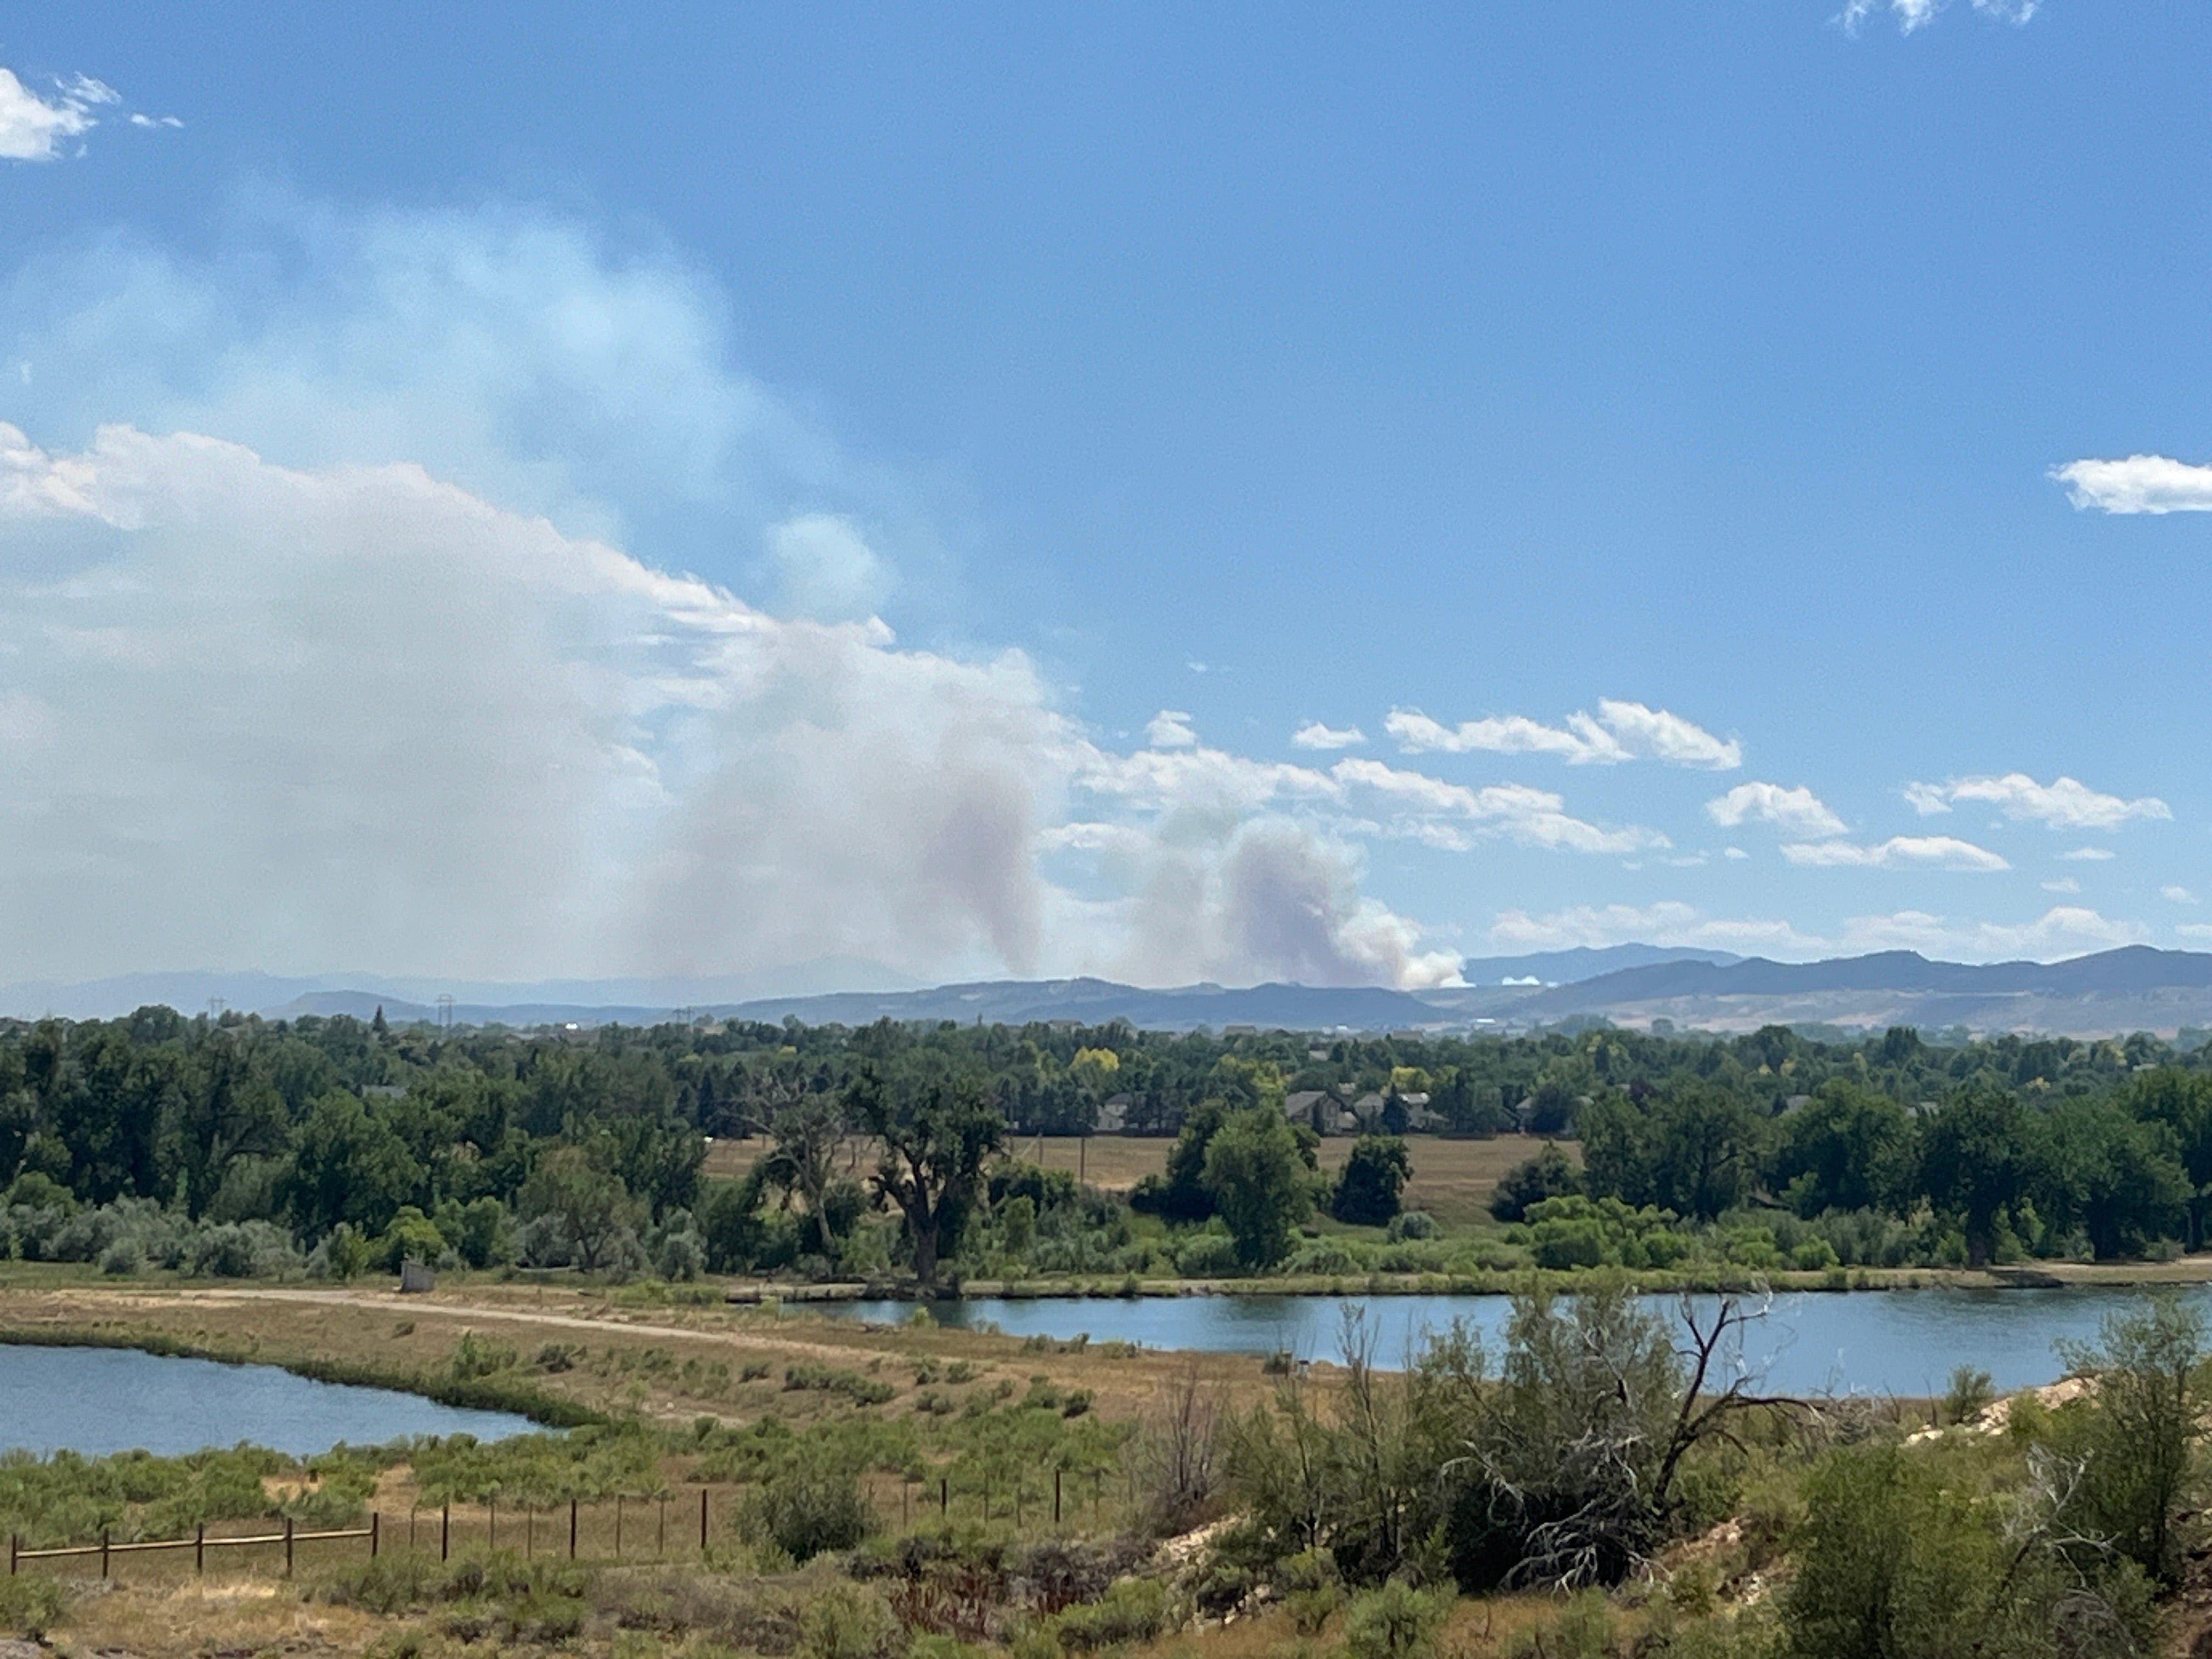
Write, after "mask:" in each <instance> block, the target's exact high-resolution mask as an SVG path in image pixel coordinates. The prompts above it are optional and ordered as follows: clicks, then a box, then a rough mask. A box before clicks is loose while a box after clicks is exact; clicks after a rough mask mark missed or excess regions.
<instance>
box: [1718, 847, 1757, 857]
mask: <svg viewBox="0 0 2212 1659" xmlns="http://www.w3.org/2000/svg"><path fill="white" fill-rule="evenodd" d="M1721 856H1722V857H1723V858H1724V859H1731V860H1744V859H1747V858H1749V857H1750V856H1751V854H1748V853H1747V852H1745V851H1744V850H1743V848H1741V847H1723V848H1721Z"/></svg>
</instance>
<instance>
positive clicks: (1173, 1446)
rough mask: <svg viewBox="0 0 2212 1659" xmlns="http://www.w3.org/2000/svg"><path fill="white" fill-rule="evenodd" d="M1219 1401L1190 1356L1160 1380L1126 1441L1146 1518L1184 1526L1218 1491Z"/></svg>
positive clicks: (1172, 1529) (1167, 1527) (1166, 1526)
mask: <svg viewBox="0 0 2212 1659" xmlns="http://www.w3.org/2000/svg"><path fill="white" fill-rule="evenodd" d="M1222 1418H1223V1413H1222V1407H1221V1401H1220V1397H1219V1395H1218V1393H1217V1391H1216V1390H1214V1389H1212V1388H1210V1387H1209V1386H1207V1384H1206V1381H1205V1379H1204V1378H1203V1377H1202V1376H1200V1374H1199V1369H1198V1366H1197V1364H1196V1363H1195V1362H1194V1363H1193V1364H1191V1365H1190V1366H1189V1367H1188V1369H1187V1370H1184V1371H1183V1372H1182V1374H1181V1375H1179V1376H1176V1377H1175V1378H1173V1379H1172V1380H1171V1381H1170V1382H1168V1383H1164V1384H1163V1385H1162V1387H1161V1389H1160V1392H1159V1396H1158V1399H1157V1400H1155V1401H1154V1402H1153V1405H1152V1410H1151V1411H1150V1412H1148V1413H1146V1416H1145V1419H1144V1420H1143V1421H1142V1422H1141V1423H1140V1424H1139V1425H1138V1429H1137V1433H1136V1436H1135V1437H1134V1438H1133V1440H1132V1441H1131V1442H1130V1444H1129V1468H1130V1472H1131V1474H1132V1475H1133V1478H1134V1480H1135V1483H1136V1488H1137V1490H1136V1498H1137V1501H1138V1504H1139V1508H1140V1509H1141V1510H1142V1511H1143V1516H1144V1519H1145V1522H1146V1525H1147V1526H1149V1527H1150V1528H1152V1530H1153V1531H1154V1532H1157V1533H1160V1534H1168V1533H1177V1532H1182V1531H1186V1530H1188V1528H1190V1527H1191V1526H1192V1525H1193V1524H1194V1523H1195V1522H1198V1521H1200V1520H1201V1519H1203V1518H1204V1516H1205V1515H1206V1510H1208V1509H1210V1508H1211V1507H1212V1504H1213V1501H1214V1499H1215V1498H1217V1497H1218V1496H1219V1494H1220V1492H1221V1462H1222V1456H1221V1454H1222V1439H1223V1434H1222V1430H1223V1420H1222Z"/></svg>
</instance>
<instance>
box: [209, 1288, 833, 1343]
mask: <svg viewBox="0 0 2212 1659" xmlns="http://www.w3.org/2000/svg"><path fill="white" fill-rule="evenodd" d="M170 1299H172V1300H174V1301H180V1302H198V1303H203V1304H209V1305H213V1306H222V1305H223V1304H237V1303H240V1302H276V1303H307V1304H325V1305H328V1306H331V1307H336V1308H353V1309H360V1310H368V1311H376V1312H382V1311H387V1310H402V1309H404V1310H405V1311H406V1312H407V1313H408V1314H409V1315H410V1316H414V1317H418V1318H419V1317H421V1316H423V1315H425V1314H428V1315H434V1316H437V1317H439V1318H442V1319H459V1320H469V1321H480V1320H488V1319H497V1320H504V1321H506V1322H508V1323H510V1324H516V1325H545V1326H550V1327H553V1328H556V1329H559V1330H569V1331H596V1332H598V1333H599V1334H601V1335H605V1334H607V1333H609V1332H611V1331H619V1332H621V1333H623V1334H625V1335H629V1336H658V1337H666V1338H671V1339H673V1340H678V1341H683V1342H710V1343H719V1344H722V1345H724V1346H729V1347H733V1348H744V1349H750V1350H752V1351H755V1352H761V1351H769V1350H772V1351H774V1352H778V1353H799V1354H805V1355H807V1356H808V1357H810V1358H816V1359H842V1360H850V1359H851V1358H852V1357H853V1355H852V1350H851V1349H850V1348H848V1347H841V1346H837V1345H836V1344H834V1343H828V1342H809V1341H806V1340H804V1339H800V1338H795V1337H788V1336H784V1335H781V1334H775V1335H770V1334H766V1333H761V1332H753V1331H739V1330H729V1329H720V1330H716V1329H701V1328H699V1327H697V1326H692V1325H653V1324H646V1323H643V1322H636V1321H632V1320H628V1319H622V1318H618V1317H615V1316H609V1317H606V1318H601V1319H589V1318H586V1317H585V1316H582V1315H580V1314H559V1313H545V1312H542V1311H539V1310H534V1309H522V1308H501V1307H494V1306H489V1305H487V1304H483V1303H480V1302H428V1301H423V1300H421V1299H419V1298H417V1297H404V1298H402V1297H399V1296H398V1295H396V1294H392V1293H388V1292H378V1291H279V1290H245V1289H240V1290H235V1291H178V1292H177V1293H176V1295H175V1296H174V1297H173V1298H170Z"/></svg>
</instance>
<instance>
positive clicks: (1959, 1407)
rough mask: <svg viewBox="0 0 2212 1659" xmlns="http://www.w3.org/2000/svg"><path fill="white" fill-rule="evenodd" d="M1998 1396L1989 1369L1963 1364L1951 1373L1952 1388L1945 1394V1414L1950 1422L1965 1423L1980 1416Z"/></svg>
mask: <svg viewBox="0 0 2212 1659" xmlns="http://www.w3.org/2000/svg"><path fill="white" fill-rule="evenodd" d="M1994 1399H1996V1389H1995V1388H1994V1387H1992V1385H1991V1383H1990V1374H1989V1373H1988V1372H1987V1371H1984V1370H1977V1369H1976V1368H1975V1367H1974V1366H1972V1365H1961V1366H1960V1367H1959V1368H1958V1369H1957V1370H1954V1371H1953V1372H1952V1373H1951V1386H1950V1389H1948V1391H1947V1392H1946V1393H1945V1394H1944V1395H1943V1415H1944V1417H1945V1418H1946V1419H1948V1421H1950V1422H1953V1423H1964V1422H1966V1420H1967V1419H1970V1418H1974V1417H1978V1416H1980V1415H1981V1413H1982V1408H1983V1407H1984V1406H1986V1405H1988V1404H1989V1403H1990V1401H1992V1400H1994Z"/></svg>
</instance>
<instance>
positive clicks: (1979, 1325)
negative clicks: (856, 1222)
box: [794, 1289, 2212, 1395]
mask: <svg viewBox="0 0 2212 1659" xmlns="http://www.w3.org/2000/svg"><path fill="white" fill-rule="evenodd" d="M2138 1294H2139V1293H2138V1292H2136V1291H2125V1290H2108V1289H2107V1290H2086V1289H2068V1290H2036V1291H2027V1290H2022V1291H1958V1290H1924V1291H1856V1292H1850V1293H1824V1294H1803V1293H1800V1294H1793V1295H1784V1296H1777V1297H1775V1298H1774V1299H1773V1302H1772V1304H1771V1306H1770V1307H1769V1309H1768V1310H1767V1312H1766V1315H1765V1317H1764V1318H1763V1319H1762V1320H1760V1321H1759V1323H1758V1324H1757V1325H1756V1326H1754V1327H1753V1328H1752V1329H1751V1331H1750V1332H1749V1334H1747V1337H1746V1339H1745V1340H1744V1344H1743V1354H1742V1358H1743V1360H1744V1362H1745V1363H1746V1364H1747V1365H1748V1366H1749V1367H1750V1369H1751V1370H1753V1372H1754V1373H1756V1374H1759V1375H1760V1376H1763V1377H1764V1378H1765V1383H1764V1386H1765V1387H1766V1388H1768V1389H1773V1390H1775V1391H1776V1392H1778V1393H1789V1394H1812V1393H1818V1392H1828V1393H1834V1394H1874V1395H1892V1394H1893V1395H1935V1394H1941V1393H1942V1391H1943V1389H1945V1387H1946V1386H1947V1385H1948V1383H1949V1380H1950V1376H1951V1372H1952V1370H1953V1369H1954V1367H1956V1366H1960V1365H1975V1366H1978V1367H1980V1368H1981V1369H1982V1370H1985V1371H1987V1372H1989V1373H1990V1377H1991V1378H1992V1380H1993V1381H1994V1382H1995V1383H1996V1386H1997V1387H1998V1388H1999V1389H2021V1388H2027V1387H2030V1386H2032V1385H2033V1384H2037V1383H2049V1382H2052V1381H2054V1380H2056V1379H2057V1377H2058V1376H2061V1375H2063V1371H2064V1367H2063V1364H2061V1363H2060V1361H2059V1360H2058V1358H2057V1355H2056V1353H2055V1352H2053V1346H2052V1345H2053V1344H2054V1343H2055V1342H2057V1341H2058V1340H2061V1339H2068V1340H2074V1341H2089V1340H2094V1338H2095V1337H2096V1334H2097V1327H2098V1322H2100V1320H2101V1319H2102V1318H2103V1316H2105V1315H2106V1313H2107V1312H2109V1311H2111V1310H2113V1309H2115V1308H2118V1307H2124V1306H2126V1305H2127V1304H2129V1303H2130V1300H2131V1299H2133V1298H2134V1297H2136V1296H2137V1295H2138ZM2188 1294H2189V1295H2190V1296H2191V1297H2192V1298H2193V1299H2194V1300H2196V1301H2197V1304H2198V1305H2200V1306H2202V1307H2203V1308H2204V1309H2205V1310H2206V1311H2207V1312H2208V1314H2212V1291H2203V1290H2195V1291H2190V1292H2188ZM1651 1305H1652V1306H1653V1307H1655V1308H1656V1310H1658V1311H1659V1312H1661V1313H1662V1314H1663V1315H1667V1316H1670V1317H1671V1316H1673V1315H1674V1310H1676V1309H1677V1308H1678V1307H1679V1305H1680V1303H1679V1299H1678V1298H1675V1297H1653V1298H1651ZM1346 1306H1350V1307H1353V1308H1357V1309H1358V1310H1362V1311H1363V1312H1364V1315H1365V1316H1366V1318H1367V1320H1368V1322H1369V1323H1370V1326H1371V1327H1372V1328H1373V1329H1374V1330H1375V1331H1376V1334H1377V1337H1378V1340H1377V1343H1376V1355H1377V1358H1378V1359H1380V1360H1381V1361H1382V1362H1383V1363H1385V1364H1396V1363H1398V1361H1399V1359H1400V1358H1401V1357H1402V1356H1403V1355H1404V1354H1405V1353H1407V1352H1408V1350H1409V1348H1410V1347H1413V1346H1418V1345H1419V1340H1420V1335H1421V1333H1422V1332H1424V1331H1432V1330H1440V1329H1442V1328H1444V1327H1446V1326H1448V1325H1449V1324H1450V1323H1451V1322H1452V1321H1454V1320H1455V1319H1463V1320H1466V1321H1467V1322H1468V1323H1469V1324H1470V1325H1472V1326H1474V1328H1476V1329H1478V1330H1480V1332H1481V1333H1482V1334H1483V1335H1484V1337H1485V1339H1486V1340H1489V1341H1491V1342H1492V1351H1493V1352H1495V1344H1496V1338H1497V1337H1498V1334H1499V1332H1500V1331H1501V1330H1502V1329H1503V1328H1504V1322H1505V1318H1506V1315H1507V1312H1508V1304H1507V1302H1506V1299H1505V1298H1504V1297H1497V1296H1375V1297H1366V1296H1358V1297H1329V1296H1197V1297H1141V1298H1134V1299H1130V1300H1126V1301H1121V1300H1103V1299H1102V1300H1093V1299H1088V1298H1083V1297H1036V1298H1027V1299H1025V1298H1012V1299H1007V1300H995V1299H986V1300H977V1301H969V1302H940V1303H937V1304H933V1306H932V1307H931V1310H930V1311H931V1314H932V1315H933V1317H935V1318H936V1319H937V1320H938V1322H939V1323H941V1324H945V1325H952V1326H958V1327H962V1328H975V1327H978V1326H981V1325H982V1324H984V1323H985V1322H989V1323H993V1324H995V1325H997V1326H998V1327H999V1328H1000V1329H1001V1330H1003V1331H1005V1332H1006V1334H1007V1335H1009V1336H1030V1335H1036V1334H1042V1335H1046V1336H1053V1337H1059V1338H1063V1339H1064V1338H1067V1337H1072V1336H1074V1335H1076V1334H1078V1333H1079V1332H1087V1333H1089V1334H1090V1336H1091V1340H1093V1341H1105V1340H1111V1339H1115V1338H1118V1339H1120V1340H1123V1341H1128V1342H1139V1343H1142V1344H1143V1345H1144V1346H1146V1347H1148V1348H1195V1349H1199V1350H1200V1351H1203V1352H1213V1353H1258V1354H1264V1353H1272V1352H1278V1351H1283V1350H1287V1351H1288V1352H1291V1353H1295V1354H1297V1355H1298V1356H1299V1357H1301V1358H1309V1359H1329V1360H1336V1359H1341V1358H1343V1347H1342V1344H1341V1341H1340V1336H1341V1317H1342V1310H1343V1309H1344V1308H1345V1307H1346ZM1699 1306H1700V1307H1701V1308H1704V1309H1707V1310H1709V1309H1710V1308H1711V1298H1700V1299H1699ZM796 1311H797V1310H794V1313H796ZM806 1311H808V1312H822V1313H826V1314H829V1316H833V1317H839V1318H849V1319H868V1320H876V1321H879V1322H884V1323H896V1322H899V1321H901V1320H903V1319H905V1318H907V1317H908V1316H910V1315H911V1314H912V1313H913V1311H914V1307H913V1304H910V1303H904V1302H851V1303H842V1304H826V1305H818V1306H817V1307H815V1308H811V1309H808V1310H806Z"/></svg>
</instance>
